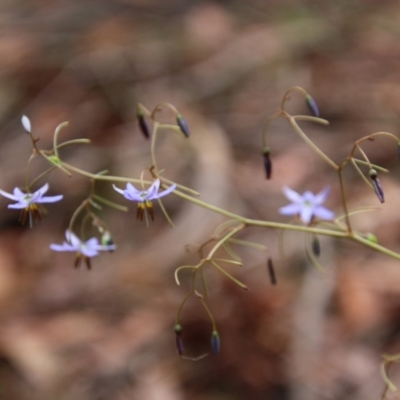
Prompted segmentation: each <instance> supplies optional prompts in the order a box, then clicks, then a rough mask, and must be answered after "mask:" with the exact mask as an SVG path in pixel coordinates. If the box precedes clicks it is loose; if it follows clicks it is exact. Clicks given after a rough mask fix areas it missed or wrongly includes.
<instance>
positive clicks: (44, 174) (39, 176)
mask: <svg viewBox="0 0 400 400" xmlns="http://www.w3.org/2000/svg"><path fill="white" fill-rule="evenodd" d="M56 168H57V167H56V166H55V165H54V166H52V167H50V168H48V169H46V171H44V172H42V173H41V174H40V175H38V176H37V177H36V178H35V179H34V180H33V181H32V182H31V183H30V184H29V185H27V189H29V190H30V188H31V187H32V186H33V185H34V184H35V183H36V182H37V181H39V180H40V179H42V178H43V177H44V176H46V175H47V174H48V173H50V172H51V171H54V170H55V169H56Z"/></svg>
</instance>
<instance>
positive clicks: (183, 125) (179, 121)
mask: <svg viewBox="0 0 400 400" xmlns="http://www.w3.org/2000/svg"><path fill="white" fill-rule="evenodd" d="M176 123H177V124H178V126H179V128H180V129H181V131H182V133H183V134H184V135H185V137H187V138H188V137H189V136H190V132H189V127H188V124H187V122H186V121H185V119H184V118H183V117H182V115H180V114H178V115H177V116H176Z"/></svg>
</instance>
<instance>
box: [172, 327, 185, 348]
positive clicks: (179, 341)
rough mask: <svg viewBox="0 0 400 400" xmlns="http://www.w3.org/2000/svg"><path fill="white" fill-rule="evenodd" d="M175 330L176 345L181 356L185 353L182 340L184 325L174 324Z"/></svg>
mask: <svg viewBox="0 0 400 400" xmlns="http://www.w3.org/2000/svg"><path fill="white" fill-rule="evenodd" d="M174 331H175V347H176V351H177V353H178V354H179V355H180V356H181V355H182V354H183V341H182V327H181V326H180V324H176V325H175V326H174Z"/></svg>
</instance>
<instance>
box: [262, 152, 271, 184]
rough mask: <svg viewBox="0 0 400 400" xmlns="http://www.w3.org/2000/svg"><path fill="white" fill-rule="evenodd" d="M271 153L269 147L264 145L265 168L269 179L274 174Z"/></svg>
mask: <svg viewBox="0 0 400 400" xmlns="http://www.w3.org/2000/svg"><path fill="white" fill-rule="evenodd" d="M269 155H270V150H269V147H264V149H263V159H264V170H265V176H266V178H267V179H270V178H271V174H272V162H271V158H270V156H269Z"/></svg>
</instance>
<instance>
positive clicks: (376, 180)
mask: <svg viewBox="0 0 400 400" xmlns="http://www.w3.org/2000/svg"><path fill="white" fill-rule="evenodd" d="M369 177H370V178H371V180H372V186H373V187H374V190H375V194H376V196H377V197H378V199H379V201H380V202H381V203H384V202H385V196H384V194H383V189H382V185H381V181H380V180H379V178H378V173H377V172H376V170H375V169H370V170H369Z"/></svg>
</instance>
